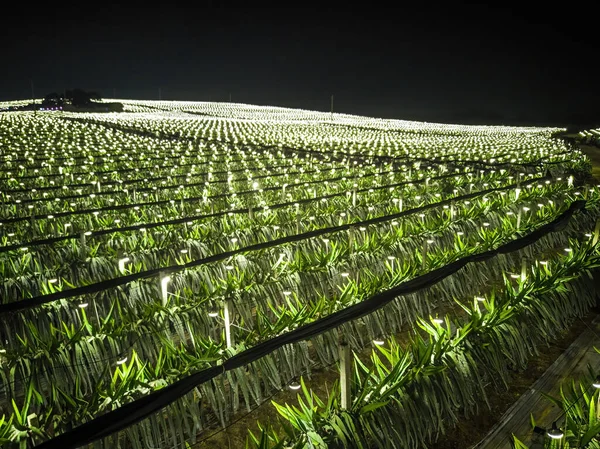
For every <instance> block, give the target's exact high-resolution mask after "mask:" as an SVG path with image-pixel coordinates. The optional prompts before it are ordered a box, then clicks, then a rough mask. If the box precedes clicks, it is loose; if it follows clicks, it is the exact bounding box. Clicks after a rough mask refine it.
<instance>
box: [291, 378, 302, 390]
mask: <svg viewBox="0 0 600 449" xmlns="http://www.w3.org/2000/svg"><path fill="white" fill-rule="evenodd" d="M288 387H289V389H290V390H299V389H300V388H302V385H300V382H298V381H297V380H293V381H291V382H290V384H289V385H288Z"/></svg>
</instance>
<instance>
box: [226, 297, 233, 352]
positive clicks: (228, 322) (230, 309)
mask: <svg viewBox="0 0 600 449" xmlns="http://www.w3.org/2000/svg"><path fill="white" fill-rule="evenodd" d="M223 317H224V319H225V343H226V344H227V348H231V347H232V346H233V344H234V341H233V335H231V318H232V317H233V301H231V299H227V300H225V304H224V307H223Z"/></svg>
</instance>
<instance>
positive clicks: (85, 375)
mask: <svg viewBox="0 0 600 449" xmlns="http://www.w3.org/2000/svg"><path fill="white" fill-rule="evenodd" d="M511 235H512V233H511ZM444 262H445V261H444V260H443V259H442V260H441V261H440V264H442V265H443V264H444ZM410 266H411V264H406V266H405V267H404V269H405V270H408V269H409V268H410ZM372 274H373V275H374V276H373V278H372V279H369V278H366V279H364V281H363V282H364V283H365V284H366V285H371V286H373V283H377V282H379V283H380V284H379V285H378V286H377V287H379V288H382V289H385V287H386V286H385V284H384V283H382V282H381V274H379V273H372ZM398 274H400V276H398ZM398 274H396V276H397V277H396V279H397V280H398V281H400V280H406V279H407V278H410V277H405V276H402V274H403V273H398ZM462 282H463V283H464V281H462ZM458 283H461V280H460V279H459V280H458ZM381 284H383V285H381ZM392 285H393V284H392ZM376 292H377V290H371V291H368V290H366V291H358V289H356V287H355V288H354V291H352V289H347V290H346V291H345V292H342V295H344V294H345V295H347V298H346V299H350V300H351V301H350V302H348V301H345V303H344V302H342V303H341V304H339V306H340V308H343V307H346V306H348V305H349V304H351V303H353V302H352V300H353V299H354V300H356V298H353V297H352V296H353V295H354V294H356V295H359V298H360V297H368V296H371V295H372V294H374V293H376ZM345 295H344V296H345ZM344 296H342V297H344ZM320 305H321V309H322V310H327V309H323V306H324V305H325V302H324V298H322V299H321V302H320ZM296 306H297V307H299V306H300V304H296ZM291 309H292V310H281V311H280V313H282V314H283V315H280V316H279V320H278V323H277V324H278V325H281V323H282V321H283V319H282V318H287V319H288V323H287V326H286V329H285V330H290V329H292V328H293V327H295V326H297V325H299V324H302V322H298V321H299V320H298V318H299V316H294V317H293V318H295V319H296V320H297V322H296V323H291V322H290V321H289V319H290V318H292V315H293V308H291ZM329 309H330V311H331V312H333V311H335V310H336V309H335V308H334V309H333V310H331V308H329ZM303 312H305V313H304V314H303V315H304V316H303V317H302V318H304V320H305V322H306V319H307V318H314V317H315V316H314V312H313V315H311V314H307V313H306V309H305V310H304V311H303ZM396 312H397V311H396ZM285 313H287V317H285ZM85 324H87V325H88V326H89V323H85ZM284 324H285V323H284ZM398 325H399V323H398V322H396V326H397V327H399V326H398ZM263 326H264V323H263ZM379 326H381V324H379ZM280 330H281V327H280ZM270 331H271V332H272V331H273V328H271V329H270ZM375 331H377V328H375ZM94 334H95V333H94ZM95 335H101V334H95ZM192 335H193V334H192ZM267 335H268V334H267ZM157 343H159V341H154V342H151V343H150V348H156V347H157ZM160 343H161V344H163V345H164V340H162V339H161V341H160ZM195 344H196V347H195V348H194V349H195V354H192V353H190V352H191V351H189V348H186V349H187V351H186V352H187V354H185V355H186V357H187V359H185V361H186V362H188V363H189V362H190V360H193V359H194V356H195V357H196V359H195V360H198V361H201V360H204V361H206V359H207V358H208V356H207V354H206V352H203V353H201V354H198V350H199V349H200V348H199V347H198V346H200V347H202V342H201V341H198V340H197V339H196V342H195ZM243 344H244V347H245V346H247V345H248V344H249V342H248V340H246V341H244V342H243ZM111 345H114V343H111ZM92 347H93V345H92ZM215 347H216V345H213V349H214V348H215ZM204 348H206V346H204ZM88 349H91V348H89V347H88ZM222 349H223V348H222V346H221V352H222ZM82 350H83V348H82ZM90 352H93V351H90ZM84 354H85V352H84ZM183 354H184V353H182V352H181V350H180V351H179V352H178V351H176V350H175V351H173V353H172V354H171V356H172V359H174V360H177V361H178V363H179V372H180V373H182V374H183V375H186V374H189V373H190V372H191V371H190V368H191V369H192V370H193V369H194V368H198V367H201V366H202V365H198V364H197V363H190V364H189V365H188V366H187V367H186V368H187V369H181V367H182V364H181V362H182V361H183V360H184V357H183ZM162 355H163V353H162V351H161V352H160V353H159V357H158V359H159V360H163V359H162ZM134 357H135V355H134ZM288 358H289V355H288ZM49 359H51V360H55V359H56V357H49ZM90 359H93V356H91V357H90ZM297 359H299V360H301V361H303V362H304V363H298V361H297V360H296V362H295V363H296V365H294V362H292V364H289V367H290V368H291V371H290V372H289V374H294V373H296V374H297V373H298V372H300V371H298V370H299V369H301V368H302V367H303V365H304V366H306V362H307V361H308V362H310V359H309V358H307V356H306V352H305V353H304V355H302V351H301V354H300V355H299V356H297ZM21 360H23V359H22V358H21V357H19V361H21ZM62 360H64V355H63V356H62ZM144 362H145V363H146V364H145V365H144V367H143V368H142V369H140V371H143V372H144V373H145V374H144V375H143V376H141V377H140V378H143V379H146V381H147V382H151V383H154V384H155V385H160V386H164V385H165V383H166V381H165V380H164V378H163V377H162V375H161V377H160V378H159V379H152V380H149V378H151V375H150V374H148V373H147V372H146V371H150V372H152V373H156V372H158V371H157V370H156V369H153V368H154V367H152V365H151V364H150V363H151V362H150V361H149V359H147V358H144ZM21 366H26V365H25V364H23V365H21ZM204 366H206V365H204ZM271 366H273V365H271ZM275 366H276V365H275ZM40 368H41V367H38V368H37V369H31V371H35V372H36V373H37V375H38V376H39V375H40V374H41V373H43V372H44V371H43V370H41V369H40ZM103 368H104V370H106V365H105V364H104V365H103ZM81 369H82V371H83V372H80V373H77V375H76V376H74V377H73V378H71V377H69V378H68V379H67V382H66V384H65V385H62V384H60V383H59V382H58V381H57V380H55V379H51V380H50V379H49V380H48V384H49V385H52V388H55V387H58V388H61V390H62V388H64V391H63V394H65V393H68V392H70V391H72V388H71V389H69V382H77V379H79V382H77V385H78V388H82V389H84V387H86V386H87V388H89V389H91V390H93V391H94V393H93V394H92V396H93V397H98V398H101V397H103V395H105V393H104V392H103V389H102V388H101V385H102V384H101V383H100V384H99V385H98V384H94V382H93V375H92V374H91V373H90V372H89V367H86V366H82V367H81ZM278 369H279V372H280V373H281V374H282V375H285V374H287V373H288V372H287V371H286V367H285V366H283V365H282V366H279V367H278ZM31 371H30V372H31ZM276 371H277V369H276ZM46 372H51V373H54V372H56V367H55V366H53V367H52V369H50V370H47V371H46ZM262 372H263V373H264V372H268V371H265V370H263V371H262ZM113 378H114V376H113ZM275 379H279V382H277V380H275V385H273V387H279V388H280V387H281V376H278V377H276V378H275ZM252 380H254V381H255V383H253V388H252V389H246V390H242V393H241V395H242V396H244V399H245V401H246V405H247V406H249V402H250V401H249V400H250V399H251V400H255V401H256V400H259V401H260V400H261V398H263V397H265V396H266V394H261V393H260V390H262V387H261V386H260V383H261V382H265V384H266V382H267V379H266V378H265V377H264V375H263V376H259V375H256V376H253V377H252ZM270 383H271V385H272V384H273V383H274V382H273V381H271V382H270ZM146 385H147V384H146ZM265 387H268V385H265ZM28 388H31V387H30V386H28ZM38 388H39V387H38ZM87 388H85V389H87ZM146 388H147V387H146ZM133 390H134V391H138V389H137V388H134V389H133ZM83 397H85V398H86V403H87V404H92V405H93V404H98V403H99V399H91V398H90V396H89V393H88V395H84V396H83ZM128 397H129V398H133V397H135V396H133V395H132V396H128ZM204 397H209V398H210V397H211V396H209V395H205V396H204ZM58 399H59V400H60V399H61V398H58ZM111 404H112V403H111ZM119 404H120V402H115V403H114V405H115V406H118V405H119ZM90 407H91V406H90ZM230 407H231V405H229V404H223V403H220V402H219V401H216V402H214V403H211V408H212V411H213V412H214V413H216V414H217V415H218V416H219V419H220V420H221V422H223V423H225V422H227V417H226V413H227V412H228V408H230ZM84 410H85V411H86V412H87V413H90V411H89V410H90V409H89V408H87V406H86V408H85V409H84ZM97 411H100V412H101V411H102V409H101V408H100V409H99V410H98V409H97ZM73 413H74V414H76V415H77V416H81V415H82V414H83V415H84V416H88V415H87V414H86V413H84V412H83V411H82V410H81V409H78V410H77V411H76V412H73ZM91 415H92V414H91V413H90V416H91ZM69 419H71V420H72V419H73V418H72V416H70V418H69Z"/></svg>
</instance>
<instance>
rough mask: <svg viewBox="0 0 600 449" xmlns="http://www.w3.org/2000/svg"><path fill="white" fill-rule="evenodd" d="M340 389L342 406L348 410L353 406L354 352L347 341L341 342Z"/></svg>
mask: <svg viewBox="0 0 600 449" xmlns="http://www.w3.org/2000/svg"><path fill="white" fill-rule="evenodd" d="M339 349H340V389H341V403H340V405H341V408H342V409H343V410H348V409H349V408H350V407H351V406H352V388H351V385H350V383H351V382H352V352H351V351H350V346H349V345H348V343H347V342H346V341H342V342H341V343H340V348H339Z"/></svg>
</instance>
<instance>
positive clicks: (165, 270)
mask: <svg viewBox="0 0 600 449" xmlns="http://www.w3.org/2000/svg"><path fill="white" fill-rule="evenodd" d="M546 179H550V176H549V175H547V176H542V177H539V178H533V179H529V180H527V181H524V182H521V183H515V184H512V185H509V186H504V187H494V188H490V189H486V190H478V191H477V192H473V193H468V194H466V195H461V196H460V197H453V198H448V199H445V200H442V201H437V202H435V203H430V204H426V205H424V206H421V207H416V208H414V209H409V210H405V211H402V212H398V213H396V214H391V215H386V216H383V217H376V218H371V219H368V220H363V221H359V222H354V223H349V224H344V225H340V226H333V227H329V228H321V229H317V230H314V231H309V232H305V233H302V234H294V235H289V236H287V237H282V238H279V239H275V240H269V241H267V242H262V243H256V244H254V245H249V246H246V247H244V248H240V249H237V250H234V251H226V252H222V253H219V254H213V255H212V256H208V257H205V258H203V259H197V260H193V261H191V262H188V263H185V264H181V265H172V266H170V267H162V268H154V269H151V270H146V271H141V272H139V273H133V274H129V275H127V276H121V277H118V278H113V279H107V280H105V281H100V282H96V283H94V284H89V285H85V286H82V287H75V288H70V289H67V290H62V291H59V292H55V293H50V294H47V295H42V296H36V297H34V298H26V299H21V300H19V301H14V302H9V303H5V304H0V315H1V314H3V313H9V312H18V311H21V310H26V309H32V308H34V307H39V306H41V305H43V304H48V303H50V302H54V301H58V300H59V299H66V298H73V297H77V296H80V295H87V294H91V293H97V292H100V291H102V290H106V289H108V288H115V287H118V286H120V285H125V284H128V283H129V282H133V281H138V280H140V279H145V278H150V277H152V276H158V275H160V274H161V273H162V274H163V275H165V276H166V275H168V274H171V273H177V272H179V271H183V270H185V269H188V268H193V267H197V266H200V265H204V264H207V263H211V262H218V261H220V260H226V259H228V258H230V257H233V256H235V255H236V254H244V253H246V252H248V251H260V250H263V249H267V248H273V247H275V246H279V245H284V244H286V243H292V242H299V241H301V240H305V239H309V238H314V237H319V236H321V235H326V234H330V233H333V232H339V231H346V230H348V229H350V228H358V227H359V226H368V225H371V224H376V223H383V222H385V221H390V220H393V219H395V218H401V217H404V216H407V215H413V214H416V213H418V212H424V211H426V210H429V209H435V208H438V207H442V206H443V205H445V204H448V205H450V204H452V203H453V202H455V201H464V200H468V199H471V198H476V197H478V196H483V195H487V194H488V193H492V192H501V191H506V190H510V189H515V188H517V187H523V186H526V185H528V184H533V183H536V182H540V181H544V180H546ZM143 226H144V225H142V227H143Z"/></svg>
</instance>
